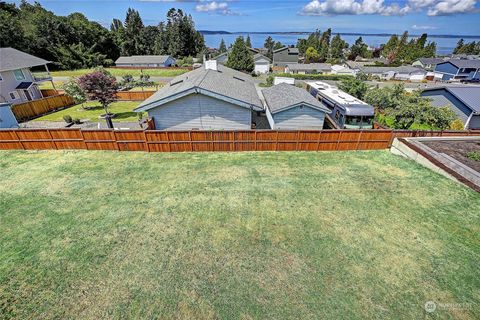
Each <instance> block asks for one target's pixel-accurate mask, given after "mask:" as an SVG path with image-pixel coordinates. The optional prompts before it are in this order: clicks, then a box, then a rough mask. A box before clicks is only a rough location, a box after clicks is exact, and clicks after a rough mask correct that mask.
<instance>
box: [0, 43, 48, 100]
mask: <svg viewBox="0 0 480 320" xmlns="http://www.w3.org/2000/svg"><path fill="white" fill-rule="evenodd" d="M48 63H50V61H47V60H44V59H41V58H37V57H35V56H32V55H30V54H28V53H25V52H22V51H19V50H17V49H13V48H0V102H9V103H12V104H18V103H22V102H27V101H31V100H35V99H41V98H43V96H42V92H41V91H40V89H39V88H38V84H39V83H40V82H43V81H51V80H52V77H51V76H50V74H49V72H48V67H47V64H48ZM37 66H45V70H46V73H45V74H43V75H33V74H32V73H31V72H30V68H32V67H37Z"/></svg>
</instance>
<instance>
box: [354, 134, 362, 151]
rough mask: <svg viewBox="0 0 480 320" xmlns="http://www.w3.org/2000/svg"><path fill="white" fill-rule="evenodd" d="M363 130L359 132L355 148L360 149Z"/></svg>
mask: <svg viewBox="0 0 480 320" xmlns="http://www.w3.org/2000/svg"><path fill="white" fill-rule="evenodd" d="M362 133H363V130H360V132H359V133H358V138H357V145H356V146H355V150H356V151H358V146H359V145H360V138H361V137H362Z"/></svg>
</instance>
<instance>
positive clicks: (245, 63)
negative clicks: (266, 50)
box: [227, 37, 254, 72]
mask: <svg viewBox="0 0 480 320" xmlns="http://www.w3.org/2000/svg"><path fill="white" fill-rule="evenodd" d="M227 67H229V68H232V69H235V70H240V71H246V72H252V71H253V69H254V61H253V55H252V53H251V51H250V50H248V48H247V45H246V44H245V40H243V37H238V38H237V39H236V40H235V43H234V44H233V47H232V51H231V52H230V54H229V55H228V61H227Z"/></svg>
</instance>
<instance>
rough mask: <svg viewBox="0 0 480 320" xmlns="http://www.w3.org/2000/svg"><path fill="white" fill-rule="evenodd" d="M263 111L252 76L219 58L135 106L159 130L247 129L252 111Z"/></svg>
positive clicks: (249, 125) (178, 78) (171, 82)
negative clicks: (231, 67)
mask: <svg viewBox="0 0 480 320" xmlns="http://www.w3.org/2000/svg"><path fill="white" fill-rule="evenodd" d="M263 110H264V108H263V105H262V102H261V101H260V98H259V96H258V93H257V89H256V88H255V83H254V82H253V79H252V77H251V76H250V75H247V74H244V73H242V72H239V71H236V70H233V69H230V68H227V67H224V66H222V65H220V64H218V63H217V61H215V60H210V61H206V62H205V66H204V67H202V68H198V69H195V70H193V71H190V72H187V73H185V74H183V75H180V76H178V77H175V78H174V79H173V80H172V81H170V83H169V84H168V85H166V86H165V87H163V88H161V89H160V90H158V91H157V92H156V93H155V94H154V95H153V96H151V97H150V98H148V99H147V100H145V101H144V102H142V103H141V104H140V106H139V107H138V108H136V109H135V111H136V112H142V111H146V112H147V113H148V115H149V117H150V118H152V119H153V120H154V123H155V127H156V129H157V130H236V129H238V130H246V129H251V128H252V113H253V112H262V111H263Z"/></svg>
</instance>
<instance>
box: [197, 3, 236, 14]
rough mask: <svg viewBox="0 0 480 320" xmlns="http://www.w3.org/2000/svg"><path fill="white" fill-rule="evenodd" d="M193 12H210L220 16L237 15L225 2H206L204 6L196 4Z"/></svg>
mask: <svg viewBox="0 0 480 320" xmlns="http://www.w3.org/2000/svg"><path fill="white" fill-rule="evenodd" d="M195 10H196V11H198V12H210V13H217V14H222V15H237V13H235V12H233V11H232V10H230V8H229V7H228V3H226V2H216V1H212V2H207V3H205V4H197V5H196V6H195Z"/></svg>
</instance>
